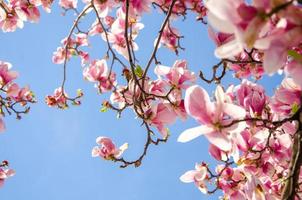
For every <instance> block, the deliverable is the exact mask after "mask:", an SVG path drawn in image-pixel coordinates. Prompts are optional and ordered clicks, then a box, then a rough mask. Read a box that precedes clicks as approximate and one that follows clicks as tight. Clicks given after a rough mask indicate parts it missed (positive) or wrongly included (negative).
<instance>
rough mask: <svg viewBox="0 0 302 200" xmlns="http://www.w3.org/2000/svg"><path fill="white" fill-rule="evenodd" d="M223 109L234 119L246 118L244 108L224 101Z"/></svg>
mask: <svg viewBox="0 0 302 200" xmlns="http://www.w3.org/2000/svg"><path fill="white" fill-rule="evenodd" d="M223 111H224V112H225V113H226V114H227V115H229V116H230V117H232V118H233V119H244V117H245V115H246V111H245V109H244V108H242V107H240V106H237V105H234V104H231V103H224V104H223Z"/></svg>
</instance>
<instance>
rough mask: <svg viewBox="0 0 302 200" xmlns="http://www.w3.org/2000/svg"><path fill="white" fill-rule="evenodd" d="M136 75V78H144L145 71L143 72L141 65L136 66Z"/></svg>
mask: <svg viewBox="0 0 302 200" xmlns="http://www.w3.org/2000/svg"><path fill="white" fill-rule="evenodd" d="M134 73H135V75H136V76H138V77H139V78H141V77H142V76H143V73H144V71H143V69H142V67H141V66H140V65H136V68H135V70H134Z"/></svg>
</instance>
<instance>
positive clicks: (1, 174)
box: [0, 161, 15, 188]
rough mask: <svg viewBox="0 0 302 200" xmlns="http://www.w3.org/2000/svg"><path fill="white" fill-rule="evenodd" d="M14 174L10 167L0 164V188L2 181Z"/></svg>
mask: <svg viewBox="0 0 302 200" xmlns="http://www.w3.org/2000/svg"><path fill="white" fill-rule="evenodd" d="M2 163H7V161H3V162H2ZM14 175H15V171H14V170H12V169H8V168H7V166H3V167H1V166H0V188H1V187H2V186H3V184H4V181H5V180H6V179H7V178H9V177H11V176H14Z"/></svg>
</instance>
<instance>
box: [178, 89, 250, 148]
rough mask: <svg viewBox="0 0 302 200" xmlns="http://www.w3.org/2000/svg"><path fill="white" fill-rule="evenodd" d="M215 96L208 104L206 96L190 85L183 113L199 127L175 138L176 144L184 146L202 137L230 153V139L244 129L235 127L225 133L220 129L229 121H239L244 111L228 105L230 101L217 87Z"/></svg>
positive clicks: (242, 125)
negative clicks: (177, 142)
mask: <svg viewBox="0 0 302 200" xmlns="http://www.w3.org/2000/svg"><path fill="white" fill-rule="evenodd" d="M215 96H216V102H211V101H210V97H209V95H208V93H207V92H206V91H205V90H204V89H203V88H201V87H199V86H197V85H194V86H191V87H189V88H188V89H187V91H186V96H185V108H186V111H187V113H188V114H189V115H190V116H192V117H193V118H195V119H196V120H197V121H198V122H199V123H201V124H203V125H201V126H198V127H195V128H191V129H187V130H186V131H184V132H183V133H182V134H181V135H180V136H179V138H178V141H179V142H188V141H190V140H192V139H194V138H196V137H198V136H201V135H204V136H205V137H206V138H207V139H208V140H209V141H210V143H211V144H213V145H215V146H216V147H218V148H219V149H221V150H223V151H230V150H231V149H232V146H233V143H232V139H233V138H234V137H236V134H238V133H240V132H241V131H242V130H243V129H244V128H245V127H244V124H241V123H237V124H234V125H233V126H231V127H229V128H227V129H226V128H223V126H226V125H229V124H230V123H231V122H232V121H233V120H239V119H243V118H244V117H245V115H246V111H245V109H243V108H242V107H240V106H237V105H234V104H233V103H232V102H230V98H229V97H228V96H227V95H226V94H225V93H224V91H223V89H222V88H221V86H217V88H216V92H215Z"/></svg>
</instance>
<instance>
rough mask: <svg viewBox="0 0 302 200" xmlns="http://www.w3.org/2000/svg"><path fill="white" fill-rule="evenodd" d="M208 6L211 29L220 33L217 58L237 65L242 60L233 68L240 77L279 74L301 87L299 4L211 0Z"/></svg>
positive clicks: (285, 0)
mask: <svg viewBox="0 0 302 200" xmlns="http://www.w3.org/2000/svg"><path fill="white" fill-rule="evenodd" d="M205 6H206V8H207V9H208V21H209V22H210V25H211V26H212V27H214V29H215V30H217V31H218V33H217V34H218V35H217V36H215V39H216V41H217V42H216V44H217V45H218V47H217V49H216V50H215V55H216V56H217V57H219V58H222V59H235V60H237V61H238V59H236V57H239V61H240V62H237V63H239V64H244V65H233V64H231V67H230V68H231V69H233V70H235V71H236V76H237V77H246V75H248V74H253V75H255V77H259V76H261V74H262V73H263V70H264V72H265V73H267V74H270V75H271V74H274V73H275V72H277V71H278V70H279V71H285V72H286V75H287V76H289V77H292V78H293V79H294V81H295V82H296V83H297V84H299V85H300V86H301V84H302V82H301V79H300V77H299V74H301V69H302V64H301V63H302V62H301V41H302V34H301V32H302V22H301V18H302V8H301V5H300V4H299V3H298V2H296V1H287V0H281V1H270V0H268V1H258V0H254V1H252V3H251V4H248V3H246V2H245V1H242V0H234V1H233V0H227V1H220V0H209V1H207V2H206V3H205ZM212 35H213V33H212ZM255 50H256V51H255ZM260 60H262V61H263V62H262V63H261V62H259V61H260ZM246 61H249V62H248V63H247V62H246ZM262 67H263V69H262Z"/></svg>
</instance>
